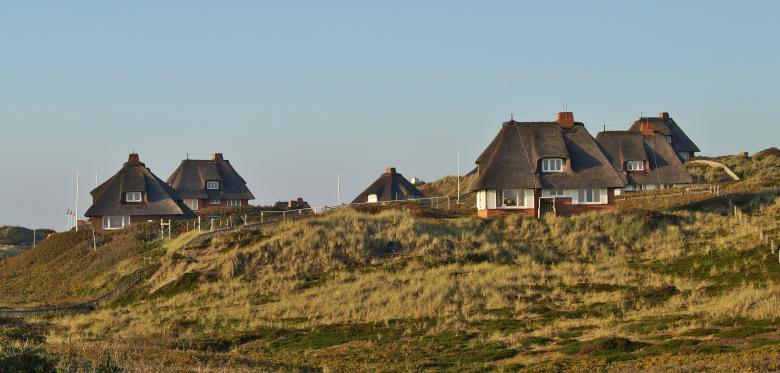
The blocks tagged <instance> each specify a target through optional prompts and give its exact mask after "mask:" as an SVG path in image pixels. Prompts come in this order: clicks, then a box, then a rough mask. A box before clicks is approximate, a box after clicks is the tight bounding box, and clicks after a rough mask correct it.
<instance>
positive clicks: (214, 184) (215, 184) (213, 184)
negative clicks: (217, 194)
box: [206, 180, 219, 190]
mask: <svg viewBox="0 0 780 373" xmlns="http://www.w3.org/2000/svg"><path fill="white" fill-rule="evenodd" d="M206 189H207V190H219V180H208V181H206Z"/></svg>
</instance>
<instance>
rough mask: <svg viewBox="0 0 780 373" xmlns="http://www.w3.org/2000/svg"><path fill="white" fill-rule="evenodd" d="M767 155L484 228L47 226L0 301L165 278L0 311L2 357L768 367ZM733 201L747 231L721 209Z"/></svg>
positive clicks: (343, 222) (772, 323)
mask: <svg viewBox="0 0 780 373" xmlns="http://www.w3.org/2000/svg"><path fill="white" fill-rule="evenodd" d="M724 161H728V159H726V158H724ZM762 162H767V163H766V164H764V163H762ZM771 162H773V161H771V160H770V161H767V160H766V159H763V158H761V159H760V158H755V157H753V158H751V159H748V160H743V161H734V167H735V168H740V167H741V168H740V172H742V175H744V176H745V180H744V181H743V182H739V183H732V184H729V185H727V186H726V189H725V190H724V194H723V195H721V196H716V195H712V194H696V195H690V196H688V195H683V196H679V197H678V196H671V195H670V196H665V195H658V196H655V198H654V199H651V200H653V201H656V203H652V204H643V205H641V206H636V208H632V209H626V210H625V211H624V212H622V213H621V214H589V215H582V216H576V217H568V218H554V217H548V218H546V219H544V220H537V219H532V218H521V217H509V218H505V219H492V220H482V219H478V218H475V217H474V216H473V214H460V213H450V214H442V213H440V212H436V211H431V210H429V209H421V208H412V207H411V206H408V205H400V206H395V207H386V208H382V209H376V210H365V211H362V210H361V211H355V210H351V209H339V210H336V211H331V212H329V213H326V214H321V215H317V216H310V217H306V218H304V219H302V220H298V221H288V222H285V223H282V224H280V225H277V226H274V227H272V228H267V229H262V230H261V229H256V230H246V231H238V232H235V233H232V234H228V235H226V236H223V237H219V238H215V239H213V240H211V241H210V242H206V243H205V244H204V245H202V246H200V247H196V248H192V249H186V250H185V249H182V245H183V244H184V243H185V242H187V241H188V240H189V239H191V238H192V237H193V236H194V234H193V233H190V234H185V235H183V236H182V237H180V238H178V239H176V240H173V241H166V242H161V241H159V240H157V236H156V234H155V227H153V226H146V227H145V226H135V227H133V228H132V229H130V230H127V231H123V232H118V233H115V234H113V235H106V236H103V237H100V238H99V241H101V242H104V243H105V244H104V245H103V246H102V247H99V248H98V250H97V251H95V250H92V249H91V236H86V235H84V234H83V233H75V232H70V233H65V234H57V235H55V236H54V237H52V238H51V239H50V240H47V242H46V243H45V244H42V245H41V246H39V247H37V248H36V249H34V250H31V251H29V252H26V253H24V254H22V255H21V256H19V257H16V258H10V259H7V260H6V261H5V262H0V299H2V303H0V306H22V305H38V304H53V303H57V302H60V301H61V300H67V301H76V300H78V299H84V298H85V297H88V296H93V295H96V294H99V293H100V292H101V291H103V290H105V289H106V288H108V287H110V286H111V284H114V283H117V282H118V281H119V280H120V279H121V278H122V277H123V276H126V275H127V274H128V273H131V272H132V271H133V270H135V269H137V268H140V267H141V266H143V265H144V262H155V263H159V269H158V270H157V271H156V272H155V273H154V274H153V275H152V276H151V277H150V278H149V279H148V281H146V282H145V283H144V284H143V285H141V286H138V287H136V288H134V289H133V290H132V291H131V292H130V293H129V294H127V295H125V296H123V297H121V298H120V299H118V300H116V301H115V303H114V304H113V305H112V306H110V307H107V308H102V309H100V310H98V311H96V312H93V313H89V314H82V315H71V316H60V317H52V318H45V319H38V320H28V321H26V322H24V323H20V322H11V321H0V341H3V340H4V341H6V342H5V343H0V345H3V344H5V345H6V346H12V347H4V348H5V349H4V350H0V362H3V361H11V360H9V359H17V360H19V359H28V360H30V359H39V360H36V361H40V362H41V364H52V366H55V365H58V366H59V367H61V368H63V367H65V368H70V367H73V366H91V367H93V368H94V367H97V366H99V365H101V364H102V365H104V366H108V367H115V368H126V369H130V370H137V371H180V370H195V369H198V370H208V369H226V370H229V371H257V370H281V371H310V370H315V371H316V370H331V371H398V370H426V369H427V370H448V371H477V370H483V369H484V370H504V371H515V370H528V371H560V370H571V371H592V370H593V369H594V368H595V369H598V370H607V369H608V370H615V371H637V370H645V371H659V372H660V371H672V370H708V371H717V370H720V371H744V370H754V371H764V370H776V369H778V368H780V358H778V357H777V356H780V355H778V352H780V304H779V303H780V300H778V299H780V298H778V295H780V264H778V258H777V256H776V255H777V254H775V255H773V254H772V253H770V252H769V248H768V247H767V245H766V244H765V242H764V241H761V240H759V239H758V238H757V237H756V234H755V232H754V231H753V227H755V226H760V227H763V228H764V229H765V230H766V232H767V234H768V235H769V236H770V237H772V238H774V239H775V240H777V239H780V221H778V218H777V217H778V216H779V215H780V198H778V191H777V189H765V188H766V186H767V185H769V184H771V182H772V181H771V180H767V178H771V177H772V176H771V175H772V174H771V173H768V172H755V171H754V170H760V169H762V167H765V166H768V167H774V165H775V163H771ZM451 181H452V180H450V181H447V180H446V179H445V180H443V181H441V182H434V183H430V184H431V189H429V190H435V188H436V187H437V185H438V186H439V188H441V190H444V189H446V188H451V187H445V186H444V185H450V184H451V185H454V183H452V182H451ZM775 185H776V184H775ZM426 192H427V191H426ZM445 194H448V193H445ZM667 199H669V200H671V201H672V202H670V203H668V204H664V203H662V202H663V201H664V200H667ZM729 201H731V202H732V203H734V204H736V205H737V206H739V207H741V208H742V209H744V210H745V211H746V213H748V214H750V215H751V219H752V220H751V224H749V225H746V224H741V223H739V221H737V220H736V219H735V218H734V217H733V216H730V215H729V212H730V211H732V210H731V207H730V204H729ZM31 284H34V286H33V285H31ZM23 341H27V342H26V344H25V343H23ZM24 354H27V355H24ZM20 356H21V357H20ZM63 356H69V358H67V359H63V358H62V357H63ZM3 359H6V360H3ZM17 360H14V361H17Z"/></svg>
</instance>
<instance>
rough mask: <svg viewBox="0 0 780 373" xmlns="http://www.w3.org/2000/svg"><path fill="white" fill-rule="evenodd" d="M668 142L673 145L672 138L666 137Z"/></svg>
mask: <svg viewBox="0 0 780 373" xmlns="http://www.w3.org/2000/svg"><path fill="white" fill-rule="evenodd" d="M666 142H668V143H669V144H671V143H672V136H666Z"/></svg>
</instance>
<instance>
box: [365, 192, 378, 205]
mask: <svg viewBox="0 0 780 373" xmlns="http://www.w3.org/2000/svg"><path fill="white" fill-rule="evenodd" d="M366 202H368V203H377V202H379V197H377V195H376V194H369V195H368V197H367V198H366Z"/></svg>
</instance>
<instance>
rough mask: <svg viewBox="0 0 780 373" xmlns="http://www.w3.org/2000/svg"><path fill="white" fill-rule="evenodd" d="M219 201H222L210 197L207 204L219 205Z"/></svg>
mask: <svg viewBox="0 0 780 373" xmlns="http://www.w3.org/2000/svg"><path fill="white" fill-rule="evenodd" d="M221 203H222V200H219V199H210V200H209V204H210V205H219V204H221Z"/></svg>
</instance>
